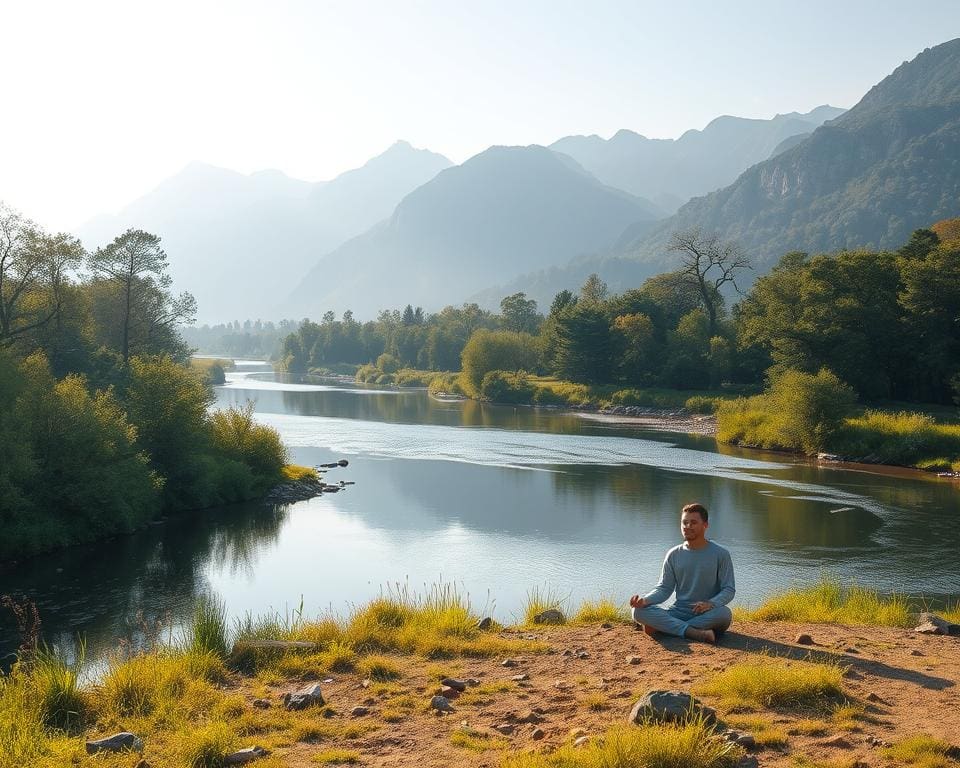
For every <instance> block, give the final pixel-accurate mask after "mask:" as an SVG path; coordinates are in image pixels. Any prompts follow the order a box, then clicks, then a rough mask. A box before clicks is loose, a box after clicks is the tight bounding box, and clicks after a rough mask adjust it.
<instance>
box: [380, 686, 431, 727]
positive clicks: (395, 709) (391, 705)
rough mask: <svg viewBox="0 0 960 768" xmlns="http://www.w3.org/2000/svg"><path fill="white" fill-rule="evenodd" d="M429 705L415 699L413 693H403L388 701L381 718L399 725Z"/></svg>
mask: <svg viewBox="0 0 960 768" xmlns="http://www.w3.org/2000/svg"><path fill="white" fill-rule="evenodd" d="M427 706H428V705H427V704H425V703H424V702H423V701H421V700H419V699H417V698H416V697H414V695H413V694H411V693H401V694H399V695H397V696H392V697H390V698H389V699H387V700H386V701H385V702H384V703H383V705H382V706H381V708H380V717H381V719H383V720H386V721H387V722H388V723H399V722H400V721H401V720H406V719H407V718H408V717H409V716H410V715H411V714H412V713H414V712H416V711H417V709H423V710H424V711H425V710H426V708H427Z"/></svg>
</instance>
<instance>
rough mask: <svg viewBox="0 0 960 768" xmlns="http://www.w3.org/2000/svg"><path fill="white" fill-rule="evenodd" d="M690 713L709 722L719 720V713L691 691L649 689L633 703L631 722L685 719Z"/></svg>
mask: <svg viewBox="0 0 960 768" xmlns="http://www.w3.org/2000/svg"><path fill="white" fill-rule="evenodd" d="M690 715H699V716H701V717H703V719H704V721H705V722H706V723H707V724H713V723H715V722H716V720H717V713H716V712H715V711H714V710H713V709H711V708H710V707H707V706H704V705H703V704H701V703H700V702H699V701H697V700H696V699H695V698H693V696H691V695H690V694H689V693H684V692H683V691H659V690H655V691H648V692H647V693H646V694H645V695H644V696H643V698H642V699H640V701H638V702H637V703H636V704H634V705H633V709H632V710H631V711H630V717H629V722H631V723H636V724H638V725H639V724H641V723H643V722H645V721H647V720H654V721H657V722H676V721H684V720H686V719H687V718H688V717H690Z"/></svg>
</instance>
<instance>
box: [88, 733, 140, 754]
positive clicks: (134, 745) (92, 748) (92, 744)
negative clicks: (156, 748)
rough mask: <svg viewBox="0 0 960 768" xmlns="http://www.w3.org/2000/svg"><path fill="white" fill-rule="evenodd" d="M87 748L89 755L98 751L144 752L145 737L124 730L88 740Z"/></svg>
mask: <svg viewBox="0 0 960 768" xmlns="http://www.w3.org/2000/svg"><path fill="white" fill-rule="evenodd" d="M86 748H87V754H88V755H95V754H97V753H98V752H128V751H129V752H143V739H141V738H140V737H139V736H137V735H136V734H133V733H130V732H129V731H122V732H121V733H115V734H113V736H107V737H106V738H103V739H96V740H94V741H88V742H87V743H86Z"/></svg>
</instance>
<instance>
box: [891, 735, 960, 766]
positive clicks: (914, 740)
mask: <svg viewBox="0 0 960 768" xmlns="http://www.w3.org/2000/svg"><path fill="white" fill-rule="evenodd" d="M955 749H956V747H952V746H951V745H950V744H948V743H947V742H945V741H942V740H940V739H935V738H933V737H932V736H927V735H925V734H918V735H917V736H910V737H908V738H906V739H904V740H903V741H898V742H897V743H896V744H893V745H892V746H889V747H884V748H883V756H884V757H886V758H887V759H888V760H891V761H893V762H894V763H895V764H896V765H908V766H914V765H915V766H918V767H919V768H950V767H951V766H956V764H957V763H956V761H955V760H953V759H951V755H952V750H955Z"/></svg>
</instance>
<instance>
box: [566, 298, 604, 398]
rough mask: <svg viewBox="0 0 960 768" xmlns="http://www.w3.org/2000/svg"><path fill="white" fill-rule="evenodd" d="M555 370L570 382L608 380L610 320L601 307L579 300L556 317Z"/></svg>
mask: <svg viewBox="0 0 960 768" xmlns="http://www.w3.org/2000/svg"><path fill="white" fill-rule="evenodd" d="M556 334H557V340H556V344H557V349H556V359H555V362H556V369H557V373H558V375H559V376H561V377H562V378H564V379H569V380H570V381H576V382H583V383H588V384H589V383H595V382H604V381H608V380H609V376H610V368H611V365H612V362H613V360H612V357H613V355H612V354H611V347H612V344H611V342H612V339H611V334H610V321H609V320H608V319H607V316H606V313H605V312H604V311H603V309H602V308H601V307H600V305H598V304H595V303H593V302H589V301H583V300H581V301H578V302H577V303H576V304H574V305H572V306H570V307H568V308H567V309H565V310H564V311H563V312H561V313H560V314H559V315H558V316H557V325H556Z"/></svg>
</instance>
